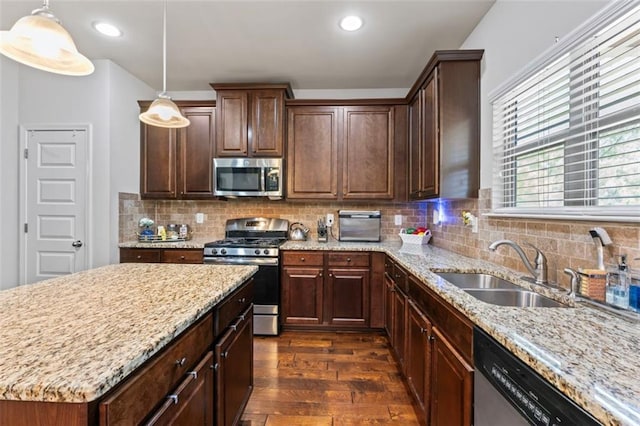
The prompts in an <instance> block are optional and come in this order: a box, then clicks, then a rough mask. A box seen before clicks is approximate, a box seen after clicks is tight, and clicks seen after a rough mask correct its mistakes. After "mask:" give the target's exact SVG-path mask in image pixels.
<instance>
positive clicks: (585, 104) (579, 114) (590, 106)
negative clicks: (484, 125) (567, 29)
mask: <svg viewBox="0 0 640 426" xmlns="http://www.w3.org/2000/svg"><path fill="white" fill-rule="evenodd" d="M615 3H616V2H614V6H611V7H610V8H609V9H607V10H605V11H603V13H601V15H600V16H601V17H597V18H596V19H595V20H593V21H591V22H590V23H589V25H587V26H585V27H582V28H580V29H579V30H578V31H576V32H574V33H573V35H572V37H569V40H568V41H567V42H566V43H564V44H563V45H560V44H559V45H557V46H556V48H555V49H553V50H552V51H550V52H549V53H548V54H546V55H545V57H546V58H542V59H540V60H538V61H537V63H536V64H535V65H534V66H533V67H532V68H530V69H529V70H528V71H527V73H526V74H525V75H524V76H523V77H521V78H517V79H516V80H514V81H513V82H512V83H511V84H509V85H508V86H506V87H505V88H504V89H502V90H501V92H500V93H499V94H498V95H497V96H496V97H495V98H494V99H493V141H494V183H493V198H494V206H493V207H494V209H493V210H494V212H496V213H523V214H526V213H530V214H559V215H605V216H614V215H634V214H635V215H636V216H638V213H639V212H640V209H639V208H640V6H637V3H635V2H634V3H624V6H621V5H620V4H617V5H616V4H615ZM633 5H635V7H634V6H633ZM614 7H615V8H617V10H615V11H613V12H612V9H613V8H614ZM605 12H606V13H605ZM594 21H595V23H594Z"/></svg>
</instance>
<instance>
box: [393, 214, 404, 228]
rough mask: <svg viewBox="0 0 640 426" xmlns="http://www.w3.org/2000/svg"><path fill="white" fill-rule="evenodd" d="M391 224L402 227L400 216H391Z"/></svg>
mask: <svg viewBox="0 0 640 426" xmlns="http://www.w3.org/2000/svg"><path fill="white" fill-rule="evenodd" d="M393 223H394V224H395V225H402V215H401V214H397V215H395V216H393Z"/></svg>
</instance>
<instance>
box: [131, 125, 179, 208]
mask: <svg viewBox="0 0 640 426" xmlns="http://www.w3.org/2000/svg"><path fill="white" fill-rule="evenodd" d="M140 132H141V135H140V196H141V197H142V198H162V199H168V198H176V196H177V193H178V191H177V181H176V180H177V171H176V156H177V147H176V135H177V133H176V129H165V128H162V127H156V126H149V125H146V124H144V123H140Z"/></svg>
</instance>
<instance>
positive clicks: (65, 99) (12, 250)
mask: <svg viewBox="0 0 640 426" xmlns="http://www.w3.org/2000/svg"><path fill="white" fill-rule="evenodd" d="M1 60H2V62H1V63H0V65H1V66H2V74H0V77H1V79H2V86H1V87H2V110H1V113H2V115H1V120H2V121H1V123H2V133H1V137H2V140H1V141H0V147H1V148H0V151H1V156H0V161H1V164H2V173H1V175H2V180H1V181H0V199H1V200H2V212H3V213H2V217H1V218H2V220H3V221H6V222H3V223H4V224H5V225H4V228H5V231H3V238H2V239H0V259H1V262H2V269H1V270H0V286H1V287H3V288H9V287H13V286H15V285H17V284H18V283H19V270H18V263H19V262H18V259H19V257H18V255H19V254H18V251H17V247H18V241H19V238H21V237H22V235H21V233H20V232H19V229H20V224H21V219H20V218H19V217H18V213H17V210H18V200H19V193H18V178H19V167H18V165H19V158H20V157H19V153H18V147H19V139H18V126H19V125H26V126H28V125H30V124H65V123H70V124H89V125H91V136H92V143H91V152H90V160H89V161H90V162H91V187H90V188H91V189H90V191H91V201H90V211H89V218H90V224H91V227H90V230H89V236H88V238H87V242H88V244H87V245H86V248H87V250H88V255H89V256H88V258H89V267H97V266H101V265H105V264H108V263H110V262H114V261H116V260H117V255H114V253H115V247H116V246H117V242H118V224H117V214H118V203H117V192H118V191H131V188H135V189H136V190H137V188H138V170H139V161H138V155H139V138H140V136H139V127H138V121H137V116H138V107H137V104H136V102H135V101H136V100H137V99H149V98H151V97H153V95H154V93H155V92H154V91H153V90H152V89H151V88H150V87H148V86H146V85H145V84H143V83H141V82H139V81H138V80H137V79H135V78H134V77H132V76H130V75H128V74H127V73H125V72H124V71H123V70H122V69H121V68H120V67H118V66H117V65H115V64H113V63H112V62H111V61H108V60H95V61H93V62H94V64H95V66H96V70H95V72H94V73H93V74H91V75H89V76H86V77H68V76H61V75H57V74H52V73H46V72H43V71H39V70H36V69H33V68H30V67H27V66H24V65H18V64H16V63H14V62H13V61H11V60H8V59H6V58H4V57H2V59H1ZM122 161H126V164H127V167H126V168H119V167H118V164H116V163H121V162H122ZM132 164H135V165H134V166H131V165H132ZM114 200H115V203H114ZM114 218H115V225H114Z"/></svg>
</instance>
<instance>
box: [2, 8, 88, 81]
mask: <svg viewBox="0 0 640 426" xmlns="http://www.w3.org/2000/svg"><path fill="white" fill-rule="evenodd" d="M0 53H2V54H3V55H5V56H7V57H9V58H11V59H13V60H14V61H17V62H20V63H22V64H25V65H28V66H30V67H33V68H37V69H39V70H43V71H48V72H53V73H56V74H63V75H74V76H82V75H89V74H91V73H92V72H93V70H94V69H95V68H94V66H93V63H91V61H90V60H89V59H87V58H86V57H85V56H83V55H82V54H80V53H79V52H78V49H77V48H76V45H75V43H74V42H73V39H72V38H71V36H70V35H69V33H68V32H67V30H65V29H64V28H63V27H62V25H60V21H59V20H58V18H56V17H55V15H54V14H53V12H51V9H49V0H44V3H43V4H42V7H41V8H40V9H35V10H34V11H33V12H31V15H28V16H24V17H22V18H20V19H19V20H18V21H16V23H15V24H14V25H13V27H11V30H9V31H0Z"/></svg>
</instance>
